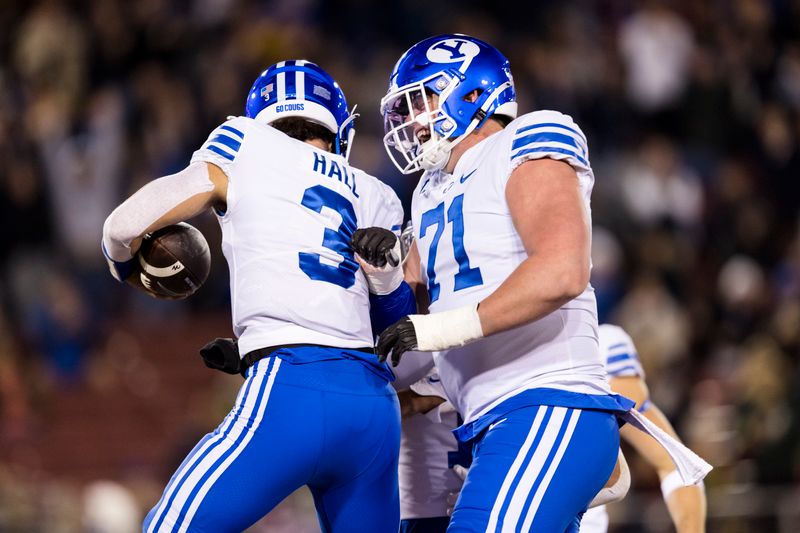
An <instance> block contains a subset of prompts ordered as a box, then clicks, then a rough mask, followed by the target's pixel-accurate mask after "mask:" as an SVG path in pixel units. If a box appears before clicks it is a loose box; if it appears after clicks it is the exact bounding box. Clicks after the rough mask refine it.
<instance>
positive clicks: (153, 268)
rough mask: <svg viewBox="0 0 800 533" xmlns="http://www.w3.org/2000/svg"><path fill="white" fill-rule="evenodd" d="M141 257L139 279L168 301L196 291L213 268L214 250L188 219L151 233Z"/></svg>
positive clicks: (143, 247)
mask: <svg viewBox="0 0 800 533" xmlns="http://www.w3.org/2000/svg"><path fill="white" fill-rule="evenodd" d="M137 257H138V260H139V272H138V274H136V275H137V276H138V278H139V279H138V280H137V281H140V282H141V284H142V286H143V288H144V289H145V290H146V291H147V292H149V293H150V294H152V295H153V296H155V297H156V298H164V299H168V300H179V299H182V298H186V297H187V296H191V295H192V294H194V292H195V291H197V289H199V288H200V286H201V285H202V284H203V283H204V282H205V281H206V278H208V272H209V270H210V269H211V251H210V250H209V248H208V242H207V241H206V238H205V237H203V234H202V233H200V231H199V230H198V229H197V228H195V227H194V226H191V225H189V224H187V223H185V222H180V223H178V224H174V225H172V226H167V227H165V228H161V229H160V230H157V231H154V232H153V233H149V234H147V235H146V236H145V237H144V239H142V246H141V248H139V252H138V253H137Z"/></svg>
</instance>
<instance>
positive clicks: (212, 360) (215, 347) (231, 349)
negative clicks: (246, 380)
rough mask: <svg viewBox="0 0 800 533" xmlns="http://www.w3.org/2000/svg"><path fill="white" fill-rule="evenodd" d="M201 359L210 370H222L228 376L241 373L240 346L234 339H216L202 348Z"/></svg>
mask: <svg viewBox="0 0 800 533" xmlns="http://www.w3.org/2000/svg"><path fill="white" fill-rule="evenodd" d="M200 357H202V358H203V362H204V363H205V364H206V366H207V367H208V368H213V369H214V370H221V371H223V372H225V373H226V374H238V373H239V372H240V371H241V364H242V360H241V358H240V357H239V345H238V344H237V343H236V341H235V340H233V339H225V338H216V339H214V340H213V341H211V342H209V343H208V344H206V345H205V346H203V347H202V348H200Z"/></svg>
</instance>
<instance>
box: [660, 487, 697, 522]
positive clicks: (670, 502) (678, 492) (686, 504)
mask: <svg viewBox="0 0 800 533" xmlns="http://www.w3.org/2000/svg"><path fill="white" fill-rule="evenodd" d="M665 501H666V503H667V509H669V514H670V516H671V517H672V522H673V523H674V524H675V529H676V531H677V532H678V533H703V532H705V530H706V495H705V490H704V488H703V486H702V485H700V486H692V487H681V488H678V489H675V490H674V491H673V492H672V493H671V494H670V495H669V496H668V497H667V498H666V499H665Z"/></svg>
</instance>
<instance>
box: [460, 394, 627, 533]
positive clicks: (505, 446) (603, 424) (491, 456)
mask: <svg viewBox="0 0 800 533" xmlns="http://www.w3.org/2000/svg"><path fill="white" fill-rule="evenodd" d="M548 410H550V411H552V414H551V415H550V418H549V419H548V420H547V421H545V420H544V415H545V413H547V412H548ZM539 433H541V437H540V438H539V439H536V436H537V435H538V434H539ZM534 440H536V444H535V446H534ZM618 449H619V430H618V427H617V422H616V417H615V416H614V415H613V414H612V413H609V412H605V411H593V410H581V409H572V408H568V407H557V406H556V407H547V406H528V407H523V408H520V409H516V410H514V411H511V412H509V413H507V414H506V415H505V416H504V417H503V418H502V419H501V420H499V421H498V422H496V423H494V424H493V425H492V426H490V427H489V429H487V430H486V431H485V432H484V433H483V434H482V435H481V436H480V437H479V438H478V439H477V441H476V442H475V446H474V448H473V463H472V467H471V468H470V470H469V474H468V475H467V479H466V481H465V483H464V488H463V489H462V491H461V495H460V497H459V500H458V503H457V504H456V508H455V510H454V511H453V515H452V517H451V521H450V526H449V528H448V529H447V531H448V533H456V532H458V533H461V532H474V531H487V528H488V531H501V532H506V531H537V532H538V531H540V532H558V533H561V532H564V531H565V530H567V529H568V527H571V525H572V524H574V523H575V520H576V517H577V516H578V515H579V514H580V513H582V512H583V510H584V509H585V508H586V505H587V504H588V503H589V501H590V500H591V499H592V497H594V495H595V494H596V493H597V491H599V490H600V489H601V488H602V487H603V485H604V484H605V482H606V480H607V479H608V476H609V475H610V474H611V472H612V470H613V468H614V464H615V462H616V458H617V450H618ZM531 450H533V453H530V452H531ZM520 472H521V474H520Z"/></svg>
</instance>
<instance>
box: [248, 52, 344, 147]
mask: <svg viewBox="0 0 800 533" xmlns="http://www.w3.org/2000/svg"><path fill="white" fill-rule="evenodd" d="M353 111H355V108H353ZM245 116H247V117H248V118H252V119H254V120H257V121H259V122H261V123H263V124H270V123H272V122H273V121H275V120H278V119H280V118H286V117H302V118H304V119H306V120H310V121H312V122H316V123H317V124H320V125H322V126H324V127H325V128H327V129H329V130H330V131H331V132H332V133H333V134H334V135H335V136H336V139H335V141H334V143H333V151H334V152H335V153H337V154H341V155H343V156H344V157H345V158H347V157H348V156H349V155H350V147H351V146H352V142H353V136H354V135H355V128H354V127H353V121H354V120H355V118H356V117H357V116H358V115H356V114H355V113H353V112H350V111H348V110H347V100H345V97H344V92H342V89H341V88H340V87H339V84H338V83H336V82H335V81H334V79H333V78H332V77H331V76H330V75H329V74H328V73H327V72H325V71H324V70H322V69H321V68H320V67H319V66H318V65H315V64H314V63H311V62H310V61H306V60H304V59H298V60H293V61H281V62H280V63H276V64H274V65H271V66H270V67H268V68H267V70H265V71H264V72H262V73H261V75H260V76H259V77H258V79H257V80H256V81H255V83H254V84H253V87H252V88H251V89H250V93H249V94H248V95H247V103H246V104H245Z"/></svg>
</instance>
